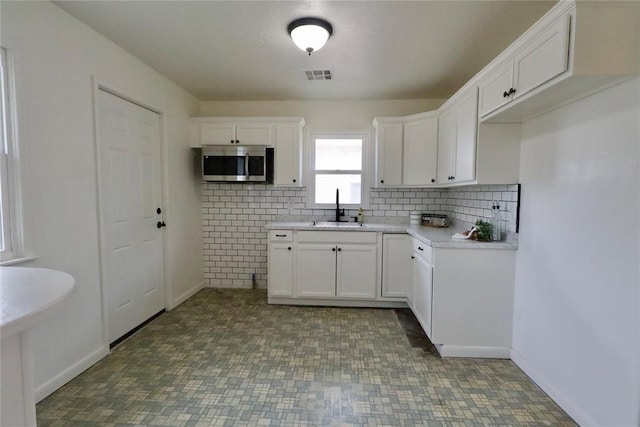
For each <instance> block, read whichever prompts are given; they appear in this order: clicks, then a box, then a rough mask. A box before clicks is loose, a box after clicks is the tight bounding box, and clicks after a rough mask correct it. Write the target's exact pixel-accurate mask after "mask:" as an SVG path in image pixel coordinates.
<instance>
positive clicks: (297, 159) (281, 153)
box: [273, 119, 304, 187]
mask: <svg viewBox="0 0 640 427" xmlns="http://www.w3.org/2000/svg"><path fill="white" fill-rule="evenodd" d="M303 127H304V120H303V119H296V120H293V121H291V122H278V123H275V125H274V141H275V161H274V163H275V167H274V169H275V171H274V178H273V183H274V185H276V186H279V187H300V186H302V128H303Z"/></svg>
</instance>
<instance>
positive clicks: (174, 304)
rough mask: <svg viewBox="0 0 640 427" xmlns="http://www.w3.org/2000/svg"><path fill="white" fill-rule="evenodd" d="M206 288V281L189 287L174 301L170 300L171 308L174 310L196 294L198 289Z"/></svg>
mask: <svg viewBox="0 0 640 427" xmlns="http://www.w3.org/2000/svg"><path fill="white" fill-rule="evenodd" d="M203 288H204V282H200V283H196V284H195V285H194V286H192V287H191V288H189V289H187V291H186V292H183V293H182V294H181V295H178V296H177V297H176V298H174V299H173V300H172V301H170V302H169V307H168V309H169V310H173V309H174V308H176V307H177V306H179V305H180V304H182V303H183V302H185V301H186V300H188V299H189V298H191V297H192V296H194V295H195V294H196V293H198V291H200V290H201V289H203Z"/></svg>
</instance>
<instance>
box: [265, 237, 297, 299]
mask: <svg viewBox="0 0 640 427" xmlns="http://www.w3.org/2000/svg"><path fill="white" fill-rule="evenodd" d="M294 253H295V251H294V243H293V231H292V230H273V231H270V232H269V253H268V263H267V268H268V270H267V288H268V289H269V296H276V297H291V296H293V278H294V270H293V265H294V264H293V263H294Z"/></svg>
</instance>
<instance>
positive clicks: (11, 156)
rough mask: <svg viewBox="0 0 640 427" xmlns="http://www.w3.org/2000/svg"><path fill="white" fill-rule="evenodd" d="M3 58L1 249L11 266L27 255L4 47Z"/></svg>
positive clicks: (12, 94)
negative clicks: (24, 242) (3, 243)
mask: <svg viewBox="0 0 640 427" xmlns="http://www.w3.org/2000/svg"><path fill="white" fill-rule="evenodd" d="M0 56H1V57H2V61H1V64H2V73H1V78H0V80H2V81H1V82H0V83H1V85H2V87H1V88H0V89H1V93H0V95H1V96H0V102H2V104H3V109H2V110H3V111H4V113H5V114H4V115H2V114H0V120H1V121H2V123H1V124H2V126H1V127H0V129H2V130H4V137H3V141H4V144H0V145H2V146H1V147H0V163H1V164H0V168H1V171H0V175H1V179H2V195H1V196H2V214H3V215H1V216H2V230H3V231H4V233H5V235H4V241H5V245H6V247H5V248H4V250H0V264H10V263H11V261H16V260H19V259H21V257H22V256H24V244H23V233H22V215H21V209H20V207H21V204H20V200H21V197H20V186H19V179H18V177H19V176H20V173H19V163H18V146H17V126H16V123H17V122H16V107H15V105H16V103H15V90H14V88H15V84H14V73H13V67H12V60H11V52H9V51H8V50H7V49H6V48H4V47H1V49H0Z"/></svg>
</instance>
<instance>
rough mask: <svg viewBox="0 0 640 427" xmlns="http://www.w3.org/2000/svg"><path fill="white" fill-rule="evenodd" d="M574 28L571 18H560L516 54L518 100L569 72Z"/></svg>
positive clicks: (515, 89)
mask: <svg viewBox="0 0 640 427" xmlns="http://www.w3.org/2000/svg"><path fill="white" fill-rule="evenodd" d="M570 25H571V17H570V16H565V17H563V18H561V19H559V20H558V22H556V23H555V24H553V25H552V26H551V27H549V28H547V29H546V30H545V31H543V32H542V33H540V34H539V35H538V36H537V37H535V38H534V39H533V40H532V41H531V42H530V43H528V44H527V46H525V47H524V48H523V49H522V50H521V51H520V52H518V53H517V54H516V55H515V57H514V58H513V62H514V82H515V83H514V90H513V91H511V92H512V96H513V98H514V99H517V98H519V97H521V96H523V95H524V94H526V93H528V92H529V91H531V90H533V89H535V88H537V87H538V86H540V85H541V84H543V83H546V82H547V81H549V80H551V79H552V78H554V77H556V76H558V75H560V74H562V73H564V72H565V71H567V68H568V62H569V29H570Z"/></svg>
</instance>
